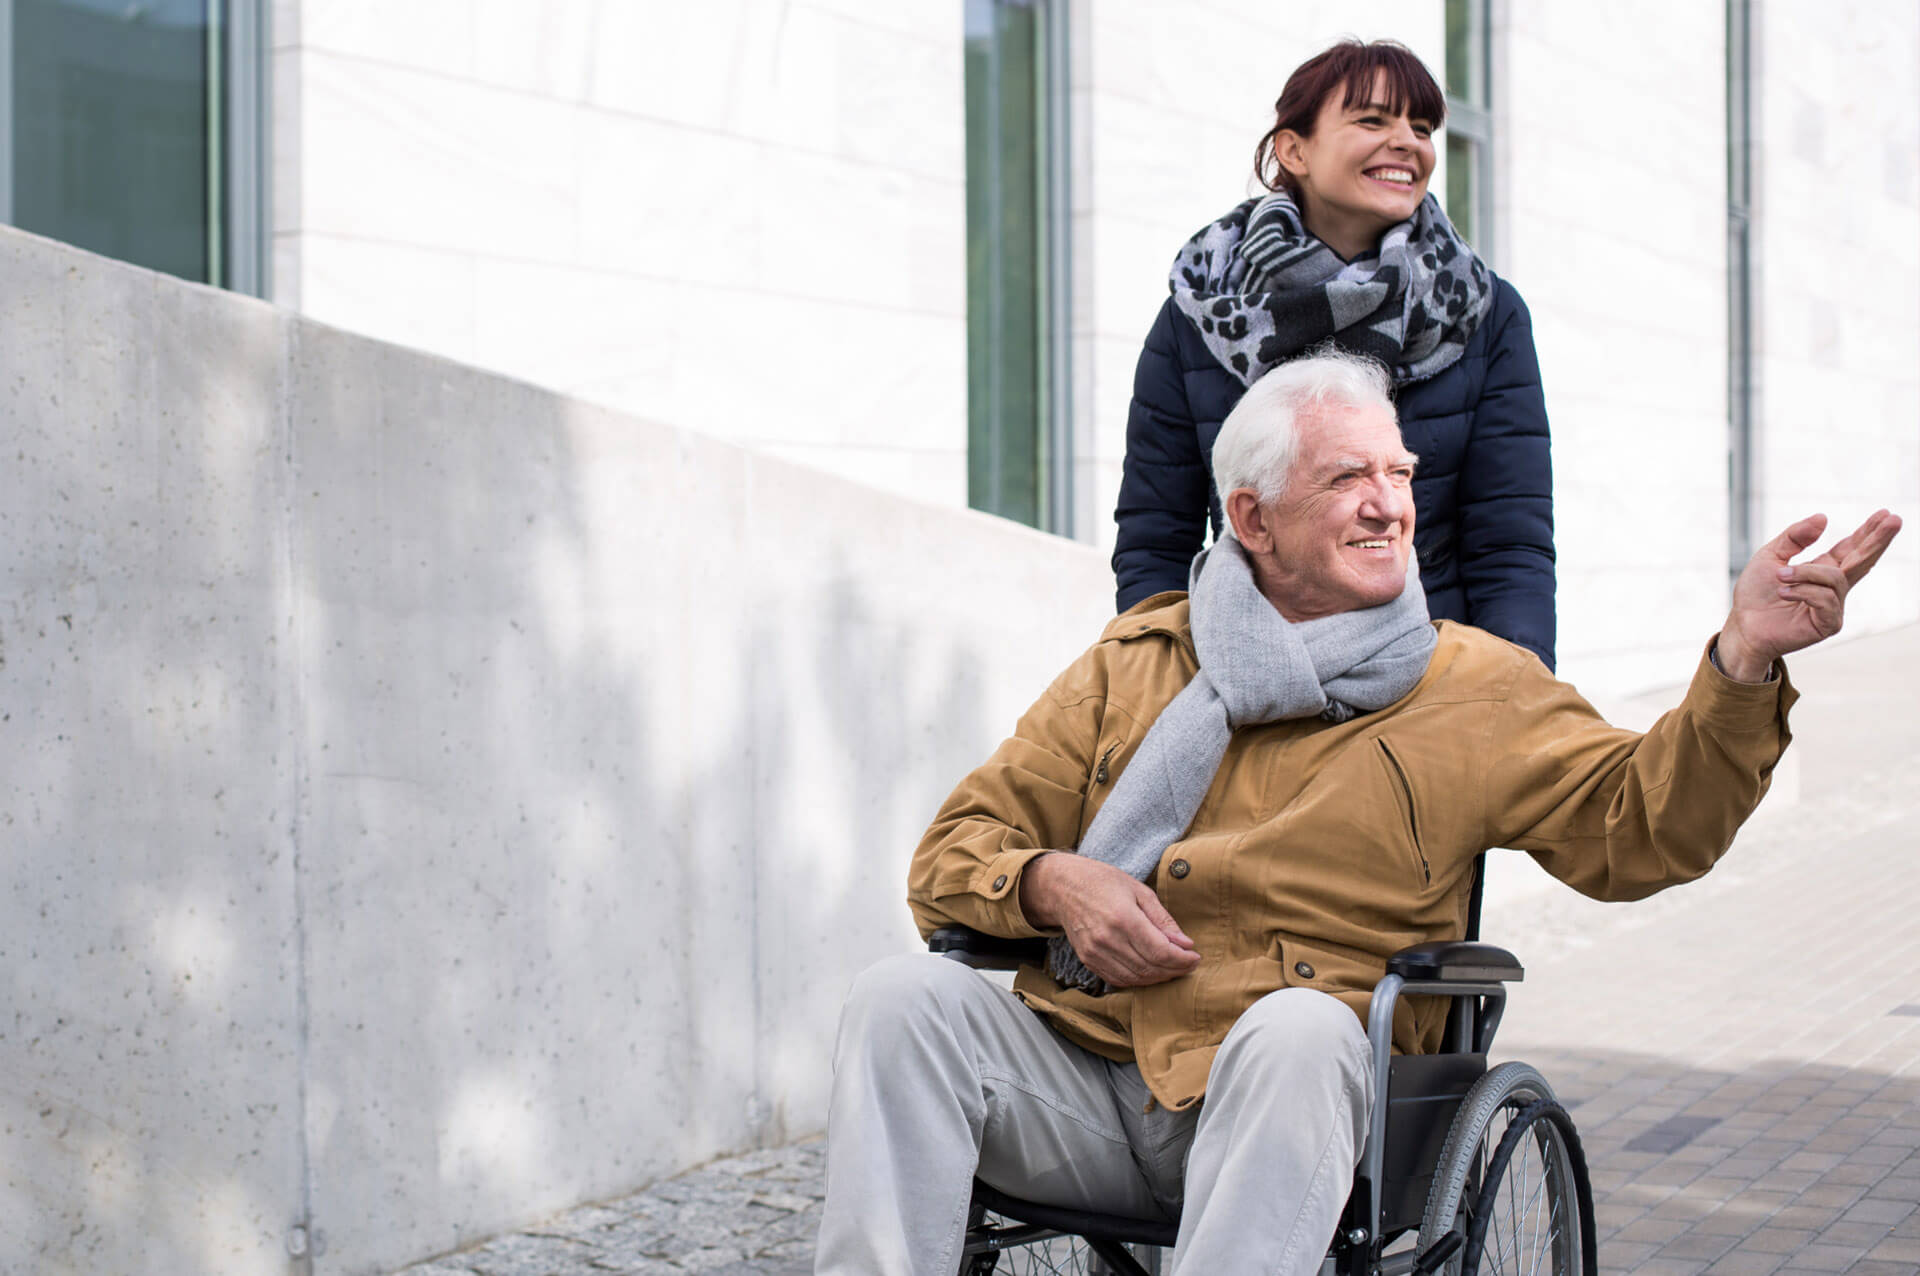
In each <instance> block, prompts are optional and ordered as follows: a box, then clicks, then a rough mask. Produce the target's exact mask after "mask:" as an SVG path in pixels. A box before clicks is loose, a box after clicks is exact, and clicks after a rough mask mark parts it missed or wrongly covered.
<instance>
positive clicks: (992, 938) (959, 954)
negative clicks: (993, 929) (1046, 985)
mask: <svg viewBox="0 0 1920 1276" xmlns="http://www.w3.org/2000/svg"><path fill="white" fill-rule="evenodd" d="M927 951H928V952H930V953H937V954H939V955H940V956H942V957H951V958H952V959H953V960H955V961H957V962H959V963H961V964H962V965H965V966H971V967H973V968H974V969H975V970H1018V969H1019V968H1020V967H1022V966H1040V967H1045V966H1046V964H1047V941H1046V940H1044V939H1007V938H1005V937H1003V936H1000V935H987V934H982V933H981V932H980V931H977V930H974V929H973V928H972V927H970V926H942V927H941V928H940V929H939V930H936V931H934V932H933V934H931V935H929V936H927Z"/></svg>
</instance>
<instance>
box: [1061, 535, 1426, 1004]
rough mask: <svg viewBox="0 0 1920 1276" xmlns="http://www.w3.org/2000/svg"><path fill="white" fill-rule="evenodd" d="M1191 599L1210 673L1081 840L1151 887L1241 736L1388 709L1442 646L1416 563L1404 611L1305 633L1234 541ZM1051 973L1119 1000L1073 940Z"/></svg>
mask: <svg viewBox="0 0 1920 1276" xmlns="http://www.w3.org/2000/svg"><path fill="white" fill-rule="evenodd" d="M1188 597H1189V600H1190V615H1191V620H1192V625H1193V645H1194V650H1195V652H1196V653H1197V654H1198V655H1199V657H1200V671H1199V672H1198V673H1196V674H1194V676H1193V680H1192V681H1191V682H1189V683H1188V684H1187V685H1186V687H1185V688H1184V689H1183V690H1182V691H1181V692H1180V694H1179V695H1177V696H1175V697H1174V698H1173V700H1172V702H1171V703H1169V704H1168V705H1167V707H1166V708H1165V709H1162V710H1161V711H1160V716H1159V717H1158V718H1156V719H1155V720H1154V723H1153V726H1152V727H1151V728H1149V729H1148V731H1147V737H1146V739H1144V740H1142V741H1141V742H1140V748H1139V750H1138V752H1137V753H1135V755H1134V758H1133V761H1132V762H1131V763H1129V764H1128V766H1127V769H1126V770H1125V771H1123V772H1121V773H1120V779H1119V780H1118V781H1117V782H1116V783H1115V784H1114V786H1113V792H1112V793H1111V794H1109V795H1108V796H1107V801H1106V805H1104V806H1102V807H1101V808H1100V813H1099V814H1098V815H1096V816H1094V818H1093V824H1092V826H1091V827H1090V828H1088V829H1087V834H1086V836H1085V837H1083V838H1081V839H1080V846H1079V853H1080V854H1082V855H1086V856H1089V857H1091V858H1093V859H1097V860H1100V861H1101V862H1103V863H1106V864H1111V865H1113V866H1114V867H1115V868H1118V869H1120V870H1122V871H1123V872H1126V873H1129V874H1131V875H1133V876H1134V877H1136V878H1138V879H1140V880H1141V881H1145V880H1146V879H1147V875H1148V874H1149V873H1151V872H1152V871H1153V869H1154V866H1155V865H1157V864H1159V862H1160V857H1161V855H1162V854H1163V853H1164V852H1165V851H1166V849H1167V847H1169V846H1171V845H1172V844H1173V843H1174V842H1176V841H1178V840H1179V839H1180V838H1181V837H1182V836H1183V835H1184V834H1185V833H1186V831H1187V825H1189V824H1190V823H1192V822H1193V816H1194V813H1195V812H1196V811H1198V810H1199V809H1200V801H1201V799H1202V798H1204V797H1205V796H1206V794H1207V790H1208V789H1209V788H1211V787H1212V786H1213V776H1214V772H1216V771H1218V770H1219V769H1220V759H1221V758H1222V757H1224V756H1225V755H1226V752H1227V742H1228V740H1230V739H1231V738H1232V736H1233V733H1234V732H1235V731H1236V730H1238V729H1240V728H1241V727H1251V726H1258V725H1260V724H1261V723H1264V722H1280V721H1283V720H1285V719H1289V718H1314V717H1318V718H1324V719H1326V720H1327V721H1329V722H1345V721H1346V720H1347V719H1349V718H1352V717H1354V716H1355V715H1357V714H1361V713H1367V712H1371V711H1372V710H1375V709H1384V708H1386V707H1387V706H1388V705H1390V704H1392V703H1393V702H1394V701H1396V700H1398V699H1400V697H1402V696H1404V695H1406V694H1407V692H1409V691H1411V690H1413V686H1414V684H1415V683H1417V682H1419V681H1420V675H1421V674H1423V673H1425V672H1426V670H1427V661H1428V660H1429V659H1430V658H1431V657H1432V655H1433V648H1434V643H1435V642H1436V639H1435V636H1434V631H1433V625H1432V623H1431V622H1430V621H1429V620H1428V618H1427V596H1426V594H1425V593H1424V592H1422V590H1421V588H1420V569H1419V567H1418V565H1417V564H1416V563H1414V562H1412V561H1411V560H1409V562H1408V564H1407V587H1406V589H1405V590H1403V591H1402V592H1401V594H1400V596H1399V597H1398V598H1396V599H1394V600H1393V601H1392V602H1390V603H1382V604H1381V605H1380V606H1378V607H1368V608H1366V609H1364V610H1362V611H1348V612H1341V613H1340V614H1338V615H1334V616H1325V617H1322V618H1321V619H1319V620H1306V621H1301V622H1299V623H1297V624H1296V623H1293V622H1291V621H1289V620H1287V619H1286V617H1284V616H1282V615H1281V614H1280V613H1279V612H1278V611H1277V610H1275V609H1274V606H1273V604H1272V603H1270V602H1268V601H1267V599H1266V596H1265V595H1263V594H1262V593H1261V592H1260V590H1259V588H1258V587H1257V586H1256V585H1255V583H1254V579H1253V568H1252V565H1251V564H1250V563H1249V562H1248V560H1247V553H1246V551H1245V550H1244V549H1242V548H1241V547H1240V542H1239V541H1237V540H1235V539H1233V537H1231V536H1227V537H1225V538H1223V539H1221V540H1220V541H1218V542H1216V543H1215V544H1214V545H1213V546H1212V547H1211V548H1210V549H1205V550H1202V551H1201V552H1200V554H1199V555H1198V556H1197V557H1196V558H1195V559H1194V560H1193V568H1192V571H1191V574H1190V581H1189V587H1188ZM1047 970H1048V973H1050V974H1051V975H1052V976H1053V977H1054V978H1055V979H1057V980H1059V981H1060V982H1061V983H1062V984H1064V985H1067V986H1069V987H1076V988H1081V989H1083V990H1085V991H1087V992H1090V993H1093V994H1094V995H1096V996H1098V995H1099V994H1101V993H1104V992H1105V991H1107V986H1106V981H1104V980H1102V979H1101V978H1100V977H1099V976H1098V975H1096V974H1094V973H1093V972H1092V971H1090V970H1088V969H1087V968H1086V967H1085V966H1083V965H1082V964H1081V963H1080V958H1079V956H1078V955H1077V954H1075V953H1074V951H1073V947H1072V945H1071V944H1069V943H1068V942H1067V939H1066V937H1065V936H1059V937H1057V938H1055V939H1053V940H1051V941H1050V942H1049V943H1048V945H1047Z"/></svg>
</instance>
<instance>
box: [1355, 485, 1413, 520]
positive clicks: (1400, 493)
mask: <svg viewBox="0 0 1920 1276" xmlns="http://www.w3.org/2000/svg"><path fill="white" fill-rule="evenodd" d="M1406 503H1407V491H1406V489H1405V488H1403V487H1401V486H1400V485H1399V484H1398V483H1396V482H1394V481H1393V479H1392V478H1391V477H1390V476H1388V475H1385V474H1376V475H1374V476H1373V478H1372V479H1371V480H1370V481H1369V482H1368V484H1367V502H1366V504H1367V507H1366V509H1365V510H1363V511H1362V513H1364V514H1366V515H1367V516H1369V517H1371V518H1377V519H1381V520H1383V521H1385V522H1394V521H1397V520H1398V519H1400V518H1401V517H1403V516H1404V515H1405V514H1406V512H1407V505H1406Z"/></svg>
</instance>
